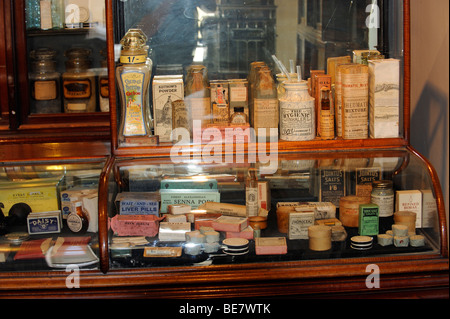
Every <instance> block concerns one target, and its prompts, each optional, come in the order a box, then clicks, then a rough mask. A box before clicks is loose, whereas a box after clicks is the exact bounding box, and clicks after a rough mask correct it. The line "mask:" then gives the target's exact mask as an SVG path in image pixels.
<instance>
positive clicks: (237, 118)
mask: <svg viewBox="0 0 450 319" xmlns="http://www.w3.org/2000/svg"><path fill="white" fill-rule="evenodd" d="M247 123H248V119H247V114H245V113H244V107H243V106H237V107H235V108H234V113H233V114H232V115H231V118H230V124H234V125H244V124H247Z"/></svg>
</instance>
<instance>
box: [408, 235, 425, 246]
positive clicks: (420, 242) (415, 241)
mask: <svg viewBox="0 0 450 319" xmlns="http://www.w3.org/2000/svg"><path fill="white" fill-rule="evenodd" d="M409 244H410V245H411V246H413V247H422V246H425V236H422V235H413V236H411V237H409Z"/></svg>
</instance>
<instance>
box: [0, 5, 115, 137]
mask: <svg viewBox="0 0 450 319" xmlns="http://www.w3.org/2000/svg"><path fill="white" fill-rule="evenodd" d="M3 16H4V19H5V31H6V32H5V41H6V42H5V43H4V45H2V48H3V47H4V48H5V52H6V58H7V61H8V62H7V63H6V61H5V66H6V73H7V76H8V82H7V83H3V82H2V90H4V93H6V94H5V95H6V97H8V100H9V101H7V100H5V103H6V104H5V106H8V105H9V107H8V108H6V109H3V106H4V105H3V101H2V114H4V112H5V111H6V112H7V115H8V116H5V117H3V116H2V118H5V119H6V120H8V124H9V125H8V127H7V129H6V130H5V132H4V133H5V134H4V135H5V137H6V138H7V139H9V140H14V139H23V138H25V139H27V138H28V139H33V138H35V139H36V138H38V139H39V138H42V136H44V137H45V138H47V139H52V138H53V139H54V140H58V141H61V140H63V141H64V140H66V141H67V140H71V139H72V140H73V139H74V136H76V137H75V139H78V138H80V137H85V138H87V139H91V140H92V139H95V140H108V139H109V87H108V70H107V67H106V56H107V51H106V35H105V32H106V13H105V2H104V1H89V0H81V1H78V0H73V1H72V0H67V1H66V0H57V1H56V0H54V1H50V0H48V1H39V0H20V1H14V2H13V3H11V5H5V8H4V11H3V10H2V17H3ZM2 20H3V19H2ZM2 62H4V61H2ZM2 64H3V63H2ZM5 78H6V77H5Z"/></svg>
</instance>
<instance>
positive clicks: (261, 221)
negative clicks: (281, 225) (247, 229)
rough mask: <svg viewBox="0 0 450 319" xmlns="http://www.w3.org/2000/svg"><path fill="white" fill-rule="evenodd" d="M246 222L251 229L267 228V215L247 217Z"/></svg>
mask: <svg viewBox="0 0 450 319" xmlns="http://www.w3.org/2000/svg"><path fill="white" fill-rule="evenodd" d="M248 224H249V225H250V226H251V227H252V228H253V229H266V228H267V217H264V216H251V217H248Z"/></svg>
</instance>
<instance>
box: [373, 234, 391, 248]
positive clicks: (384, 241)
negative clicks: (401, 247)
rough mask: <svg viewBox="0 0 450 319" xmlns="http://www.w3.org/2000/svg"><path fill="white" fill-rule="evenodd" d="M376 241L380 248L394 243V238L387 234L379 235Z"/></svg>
mask: <svg viewBox="0 0 450 319" xmlns="http://www.w3.org/2000/svg"><path fill="white" fill-rule="evenodd" d="M377 239H378V244H379V245H380V246H390V245H392V244H393V243H394V237H393V236H391V235H388V234H379V235H378V236H377Z"/></svg>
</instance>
